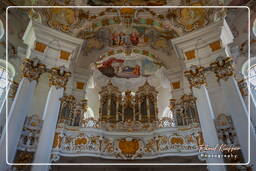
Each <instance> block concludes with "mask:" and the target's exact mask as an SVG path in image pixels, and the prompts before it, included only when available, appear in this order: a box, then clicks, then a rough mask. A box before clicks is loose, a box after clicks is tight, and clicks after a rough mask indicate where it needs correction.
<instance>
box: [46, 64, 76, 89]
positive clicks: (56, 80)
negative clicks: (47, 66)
mask: <svg viewBox="0 0 256 171" xmlns="http://www.w3.org/2000/svg"><path fill="white" fill-rule="evenodd" d="M70 76H71V72H67V71H64V68H63V67H58V68H57V67H54V68H52V69H51V70H50V76H49V84H50V86H55V87H56V88H57V89H59V88H64V89H65V88H66V85H67V82H68V78H69V77H70Z"/></svg>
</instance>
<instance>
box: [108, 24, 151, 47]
mask: <svg viewBox="0 0 256 171" xmlns="http://www.w3.org/2000/svg"><path fill="white" fill-rule="evenodd" d="M113 30H114V29H113ZM119 30H120V29H118V31H115V30H114V31H113V32H112V35H111V46H141V45H145V43H146V42H147V40H148V38H146V37H145V27H132V28H131V29H124V30H122V31H119Z"/></svg>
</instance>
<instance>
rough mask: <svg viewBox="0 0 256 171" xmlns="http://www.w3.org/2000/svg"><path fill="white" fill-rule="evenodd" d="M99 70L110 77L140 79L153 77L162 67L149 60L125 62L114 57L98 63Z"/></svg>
mask: <svg viewBox="0 0 256 171" xmlns="http://www.w3.org/2000/svg"><path fill="white" fill-rule="evenodd" d="M97 68H98V69H99V71H100V72H101V73H102V74H104V75H106V76H108V77H119V78H138V77H140V76H144V77H146V76H150V75H152V74H153V73H154V72H156V70H158V69H159V68H160V65H159V64H156V63H154V62H153V61H151V60H149V59H147V58H144V59H132V60H125V59H117V58H115V57H112V58H109V59H108V60H106V61H104V62H102V63H98V64H97Z"/></svg>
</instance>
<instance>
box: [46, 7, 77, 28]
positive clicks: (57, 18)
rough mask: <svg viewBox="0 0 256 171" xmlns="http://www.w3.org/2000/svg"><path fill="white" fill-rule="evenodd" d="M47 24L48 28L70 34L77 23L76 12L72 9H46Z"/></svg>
mask: <svg viewBox="0 0 256 171" xmlns="http://www.w3.org/2000/svg"><path fill="white" fill-rule="evenodd" d="M47 23H48V25H49V26H50V27H52V28H54V29H57V30H61V31H63V32H70V31H71V29H72V27H73V26H74V25H75V24H77V23H78V11H77V10H75V9H74V8H49V9H47Z"/></svg>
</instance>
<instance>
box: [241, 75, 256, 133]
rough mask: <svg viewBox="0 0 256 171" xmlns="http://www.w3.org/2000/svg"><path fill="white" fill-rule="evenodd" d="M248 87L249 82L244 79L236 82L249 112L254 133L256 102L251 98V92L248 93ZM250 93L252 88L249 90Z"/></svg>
mask: <svg viewBox="0 0 256 171" xmlns="http://www.w3.org/2000/svg"><path fill="white" fill-rule="evenodd" d="M249 86H250V82H249V81H248V80H247V81H246V80H245V79H243V80H241V81H239V82H238V87H239V89H240V92H241V95H242V97H243V99H244V102H245V105H246V108H247V110H248V111H249V110H250V119H251V122H252V125H253V127H254V131H255V132H256V101H255V100H254V97H253V95H254V94H253V92H249V91H248V90H249V89H248V88H249ZM250 90H251V91H252V88H251V89H250Z"/></svg>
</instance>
